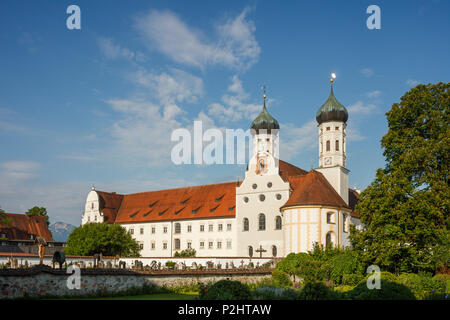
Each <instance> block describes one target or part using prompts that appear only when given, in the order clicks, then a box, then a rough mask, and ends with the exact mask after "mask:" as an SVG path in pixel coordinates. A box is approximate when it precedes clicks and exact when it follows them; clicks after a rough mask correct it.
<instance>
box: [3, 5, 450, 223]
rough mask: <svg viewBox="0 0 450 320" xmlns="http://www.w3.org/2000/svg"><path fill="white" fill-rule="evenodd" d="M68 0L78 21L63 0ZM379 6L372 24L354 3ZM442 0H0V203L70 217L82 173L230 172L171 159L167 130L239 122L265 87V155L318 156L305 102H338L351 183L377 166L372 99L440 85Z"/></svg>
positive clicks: (234, 168)
mask: <svg viewBox="0 0 450 320" xmlns="http://www.w3.org/2000/svg"><path fill="white" fill-rule="evenodd" d="M71 4H77V5H79V6H80V8H81V30H68V29H67V28H66V18H67V17H68V15H67V14H66V8H67V7H68V6H69V5H71ZM371 4H376V5H378V6H379V7H380V8H381V29H380V30H369V29H368V28H367V27H366V19H367V17H368V16H369V15H368V14H366V8H367V7H368V6H369V5H371ZM449 12H450V3H449V2H448V1H345V2H344V1H292V2H287V1H286V2H282V5H281V4H280V2H275V1H261V0H260V1H248V2H245V1H178V2H175V1H98V0H97V1H10V0H8V1H2V2H1V3H0V15H1V16H0V30H1V31H0V41H1V50H0V70H1V71H0V150H1V152H0V206H1V208H3V209H4V210H6V211H8V212H18V213H20V212H25V211H26V210H27V209H28V208H30V207H32V206H34V205H38V206H45V207H47V209H48V212H49V215H50V220H51V222H55V221H64V222H68V223H72V224H75V225H79V223H80V219H81V213H82V211H83V207H84V201H85V197H86V195H87V193H88V192H89V190H90V188H91V186H92V185H95V186H96V188H97V189H100V190H105V191H116V192H120V193H132V192H140V191H148V190H156V189H161V188H172V187H181V186H188V185H196V184H207V183H216V182H221V181H233V180H237V179H238V178H240V179H242V178H243V176H244V170H245V166H238V165H213V166H205V165H202V166H195V165H182V166H175V165H173V164H172V163H171V162H170V150H171V148H172V146H173V145H174V143H173V142H171V141H170V134H171V132H172V131H173V130H174V129H176V128H190V127H192V125H193V121H194V120H202V121H203V124H204V126H205V127H218V128H243V129H247V128H248V127H249V125H250V123H251V121H252V119H253V118H254V116H255V115H256V114H257V113H258V112H259V111H260V109H261V104H262V99H261V95H262V92H261V85H262V84H263V83H266V84H267V87H268V96H269V112H270V113H271V114H272V115H273V116H274V117H275V118H276V119H277V120H278V121H279V122H280V124H281V130H280V137H281V143H282V146H281V150H280V153H281V158H282V159H284V160H287V161H289V162H291V163H293V164H295V165H297V166H299V167H301V168H304V169H307V170H309V169H310V168H311V161H313V164H314V167H316V166H317V163H318V155H317V154H318V146H317V127H316V123H315V113H316V111H317V109H318V108H319V107H320V106H321V105H322V103H324V102H325V100H326V99H327V97H328V94H329V82H328V81H329V80H328V79H329V74H330V73H331V72H336V74H337V81H336V84H335V95H336V97H337V98H338V100H339V101H340V102H341V103H342V104H344V105H345V106H346V107H347V108H348V110H349V122H348V135H349V137H348V143H347V151H348V152H347V157H348V161H347V167H348V168H349V169H350V170H351V173H350V184H351V185H352V186H354V185H356V186H357V187H358V188H359V189H362V188H364V187H366V186H367V185H368V184H369V183H370V182H371V181H372V179H373V178H374V175H375V171H376V169H377V168H379V167H382V166H384V158H383V155H382V149H381V147H380V139H381V137H382V136H383V135H384V134H385V133H386V130H387V124H386V118H385V112H386V111H388V110H389V109H390V107H391V106H392V103H394V102H398V101H399V100H400V97H401V96H402V95H403V94H404V93H405V92H406V91H407V90H409V89H410V88H411V87H413V86H415V85H416V84H418V83H435V82H439V81H444V82H448V80H449V71H450V70H449V69H450V68H449V63H448V52H449V49H450V41H449V36H448V34H449V31H450V19H449Z"/></svg>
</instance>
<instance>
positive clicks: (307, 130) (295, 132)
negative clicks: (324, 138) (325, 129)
mask: <svg viewBox="0 0 450 320" xmlns="http://www.w3.org/2000/svg"><path fill="white" fill-rule="evenodd" d="M279 134H280V159H282V160H290V159H292V158H293V157H294V156H296V155H298V154H300V153H301V152H304V151H305V150H307V149H314V148H317V122H316V120H310V121H308V122H306V123H305V124H303V125H302V126H301V127H297V126H295V125H294V124H292V123H285V124H282V125H280V132H279Z"/></svg>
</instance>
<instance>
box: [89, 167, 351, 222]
mask: <svg viewBox="0 0 450 320" xmlns="http://www.w3.org/2000/svg"><path fill="white" fill-rule="evenodd" d="M279 167H280V176H281V177H282V178H283V179H284V180H287V179H288V180H289V182H290V184H291V187H292V189H293V193H292V194H291V197H290V198H289V200H288V202H287V203H286V204H285V206H287V205H296V204H297V205H299V204H314V205H332V206H341V207H346V208H348V206H347V205H346V203H345V202H344V200H342V198H341V197H340V196H339V194H338V193H337V192H336V191H335V190H334V188H333V187H332V186H331V185H330V183H329V182H328V181H327V180H326V178H325V177H324V176H323V175H322V174H321V173H319V172H317V171H311V172H307V171H305V170H302V169H300V168H298V167H296V166H294V165H292V164H290V163H287V162H285V161H282V160H280V162H279ZM236 186H238V183H237V182H226V183H218V184H210V185H201V186H193V187H186V188H177V189H167V190H157V191H149V192H141V193H134V194H128V195H121V194H116V193H109V192H104V191H97V193H98V194H99V196H100V211H101V212H102V213H103V215H104V217H105V222H108V223H137V222H150V221H152V222H153V221H172V220H187V219H210V218H233V217H235V215H236Z"/></svg>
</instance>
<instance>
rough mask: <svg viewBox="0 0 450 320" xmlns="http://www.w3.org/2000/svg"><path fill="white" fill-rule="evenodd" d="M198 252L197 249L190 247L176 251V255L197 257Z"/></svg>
mask: <svg viewBox="0 0 450 320" xmlns="http://www.w3.org/2000/svg"><path fill="white" fill-rule="evenodd" d="M196 253H197V252H196V251H195V249H193V248H188V249H185V250H183V251H181V252H178V251H175V254H174V257H195V255H196Z"/></svg>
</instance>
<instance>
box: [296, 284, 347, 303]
mask: <svg viewBox="0 0 450 320" xmlns="http://www.w3.org/2000/svg"><path fill="white" fill-rule="evenodd" d="M338 298H339V295H338V293H336V292H334V291H332V290H331V289H330V288H329V287H327V286H326V285H324V284H323V283H322V282H307V283H306V284H305V286H304V287H303V288H302V289H301V290H300V292H299V294H298V299H299V300H335V299H338Z"/></svg>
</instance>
